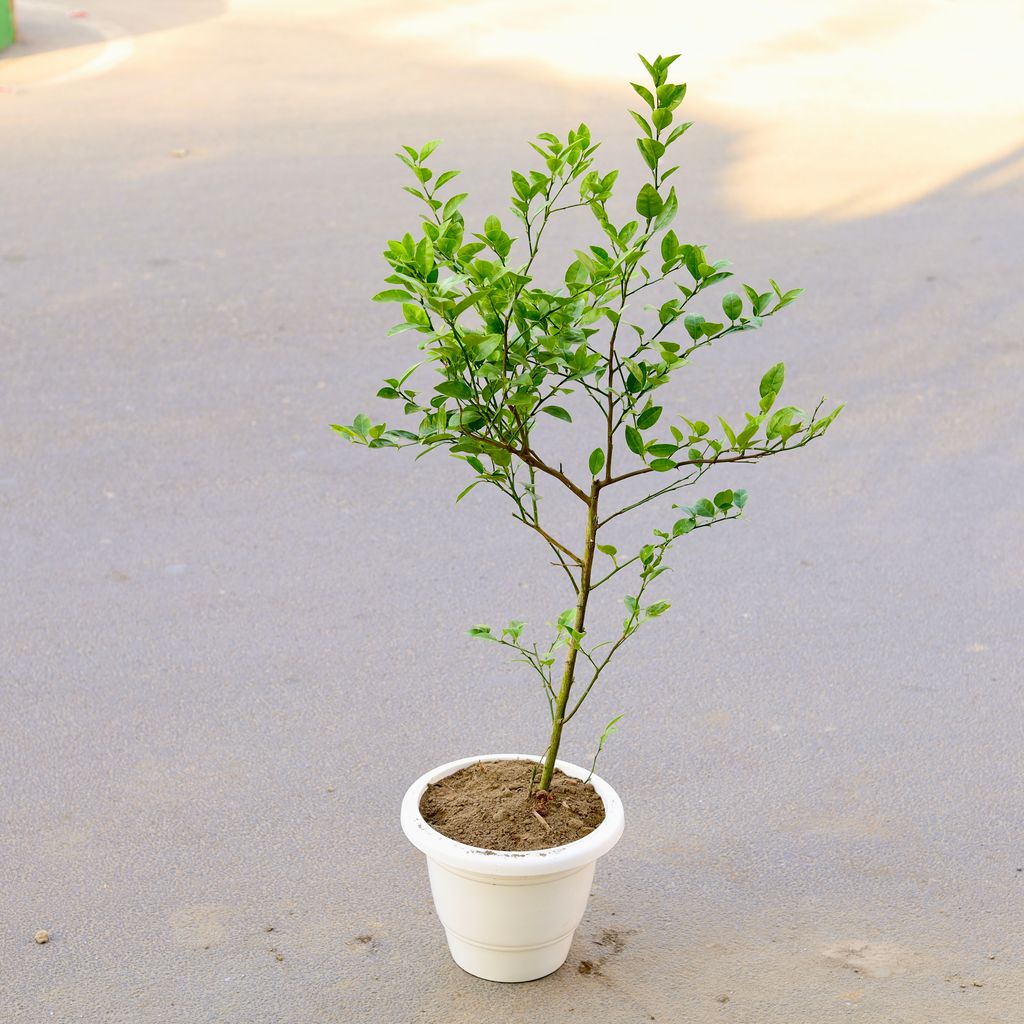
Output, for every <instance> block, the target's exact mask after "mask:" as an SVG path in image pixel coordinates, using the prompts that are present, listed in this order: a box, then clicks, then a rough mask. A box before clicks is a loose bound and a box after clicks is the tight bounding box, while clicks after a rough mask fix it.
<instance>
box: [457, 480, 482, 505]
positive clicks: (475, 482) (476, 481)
mask: <svg viewBox="0 0 1024 1024" xmlns="http://www.w3.org/2000/svg"><path fill="white" fill-rule="evenodd" d="M482 483H483V481H482V480H474V481H473V482H472V483H471V484H470V485H469V486H468V487H464V488H463V489H462V490H461V491H459V496H458V497H457V498H456V499H455V504H456V505H458V503H459V502H460V501H462V499H463V498H464V497H465V496H466V495H467V494H469V492H470V491H471V490H473V488H474V487H476V485H477V484H482Z"/></svg>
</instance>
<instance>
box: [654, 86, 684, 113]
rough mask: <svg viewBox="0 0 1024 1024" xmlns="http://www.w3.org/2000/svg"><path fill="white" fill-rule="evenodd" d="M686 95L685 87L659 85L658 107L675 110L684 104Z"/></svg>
mask: <svg viewBox="0 0 1024 1024" xmlns="http://www.w3.org/2000/svg"><path fill="white" fill-rule="evenodd" d="M685 95H686V86H685V85H668V84H666V85H659V86H658V106H659V107H662V108H664V109H666V110H675V108H676V107H678V106H679V104H680V103H682V102H683V97H684V96H685Z"/></svg>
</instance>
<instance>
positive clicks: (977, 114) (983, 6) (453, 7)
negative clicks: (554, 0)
mask: <svg viewBox="0 0 1024 1024" xmlns="http://www.w3.org/2000/svg"><path fill="white" fill-rule="evenodd" d="M408 11H409V13H408V14H407V15H406V16H402V17H396V16H395V9H394V7H392V6H391V5H388V7H387V8H378V9H376V10H375V11H373V12H372V15H370V16H372V18H373V24H374V25H375V26H376V29H375V30H376V31H378V32H379V33H380V34H382V35H384V36H387V37H390V38H405V39H410V40H421V41H423V42H425V43H428V44H429V45H430V47H432V48H436V49H437V50H438V52H440V53H443V54H444V57H445V59H446V60H464V61H471V62H472V61H492V60H502V59H503V60H509V61H518V62H524V63H526V64H527V65H532V66H536V65H537V64H538V63H539V64H542V65H543V66H544V67H545V69H546V70H549V71H553V72H556V73H557V74H559V75H562V76H565V77H568V78H572V79H594V78H600V79H607V80H609V81H613V82H618V81H620V80H621V79H622V78H623V77H626V76H633V77H635V76H636V75H637V74H638V72H637V65H636V60H635V57H634V53H635V52H636V51H643V52H651V53H654V52H658V51H663V52H673V51H677V50H678V51H681V52H682V53H683V55H684V57H683V60H684V62H685V63H684V69H685V73H684V76H683V77H684V78H685V79H686V80H688V81H689V83H690V86H691V94H690V99H689V103H690V111H691V112H692V113H694V114H697V115H698V116H699V115H700V114H701V113H706V114H709V115H711V116H712V117H714V118H715V120H717V121H719V122H720V123H724V124H726V125H727V126H728V127H729V128H731V129H733V130H736V131H738V132H739V133H740V137H741V140H742V141H741V143H740V146H739V150H738V153H737V160H736V162H735V164H734V166H733V167H732V169H731V171H730V174H729V177H728V179H727V181H726V185H725V188H726V192H727V196H728V198H729V199H730V200H731V201H733V202H735V203H737V204H740V207H741V210H742V212H743V213H744V214H745V215H746V216H749V217H760V218H775V217H803V216H809V215H817V216H826V217H830V218H835V219H842V218H850V217H857V216H862V215H865V214H871V213H877V212H880V211H884V210H889V209H892V208H894V207H896V206H899V205H901V204H902V203H905V202H908V201H911V200H914V199H917V198H920V197H921V196H923V195H925V194H927V193H928V192H931V191H933V190H934V189H936V188H939V187H941V186H943V185H945V184H947V183H948V182H950V181H952V180H953V179H955V178H958V177H960V176H961V175H963V174H965V173H967V172H969V171H971V170H972V169H974V168H977V167H979V166H982V165H984V164H987V163H989V162H991V161H993V160H998V159H999V158H1001V157H1004V156H1005V155H1007V154H1009V153H1012V152H1013V151H1014V150H1015V149H1016V148H1017V146H1018V145H1020V143H1021V142H1022V141H1024V88H1022V86H1024V73H1022V72H1021V62H1020V59H1019V55H1020V53H1021V51H1022V48H1024V9H1022V8H1021V7H1020V5H1019V4H1018V3H1014V2H1013V0H985V2H982V3H977V4H956V3H951V2H941V0H917V2H913V0H912V2H908V3H904V4H899V5H892V4H886V3H881V2H878V0H841V2H833V3H830V4H828V5H821V6H818V7H815V6H813V5H809V4H806V3H799V2H796V0H781V2H779V3H775V4H772V5H770V6H765V5H763V4H755V3H744V4H704V5H688V6H686V7H682V6H681V5H679V4H676V3H670V2H667V0H657V2H653V3H647V4H644V5H643V9H642V14H640V13H638V11H637V9H636V8H635V7H633V6H631V5H625V4H619V3H610V2H603V3H585V4H584V3H577V2H573V3H562V4H557V5H552V4H548V3H544V2H542V0H523V2H521V3H517V4H507V3H504V2H502V0H474V2H472V3H468V2H458V3H433V4H425V5H419V6H417V7H415V8H413V7H409V8H408ZM367 13H369V12H367ZM1021 170H1022V168H1021V165H1020V163H1019V162H1018V163H1015V164H1012V165H1009V166H1007V168H1006V169H1005V174H1014V175H1019V174H1020V173H1021Z"/></svg>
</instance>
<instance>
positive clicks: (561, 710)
mask: <svg viewBox="0 0 1024 1024" xmlns="http://www.w3.org/2000/svg"><path fill="white" fill-rule="evenodd" d="M599 493H600V491H599V488H598V484H597V481H596V480H595V481H594V483H593V485H592V486H591V489H590V502H589V504H588V505H587V534H586V541H585V543H584V547H583V565H582V566H581V568H580V589H579V594H578V595H577V597H576V617H575V619H574V620H573V627H574V628H575V630H576V631H577V633H582V632H583V624H584V622H585V621H586V617H587V600H588V598H589V597H590V579H591V573H592V571H593V568H594V546H595V544H596V542H597V499H598V495H599ZM577 653H578V649H577V647H576V644H575V643H571V644H570V645H569V649H568V651H567V653H566V655H565V666H564V668H563V669H562V686H561V688H560V689H559V691H558V699H557V700H556V702H555V716H554V721H553V722H552V724H551V742H550V743H549V744H548V749H547V753H546V754H545V757H544V771H543V772H542V773H541V777H540V788H541V789H542V790H549V789H550V788H551V778H552V776H553V775H554V773H555V759H556V758H557V757H558V747H559V744H560V743H561V742H562V726H563V725H564V724H565V709H566V707H567V706H568V704H569V692H570V690H572V684H573V679H574V676H575V673H576V655H577Z"/></svg>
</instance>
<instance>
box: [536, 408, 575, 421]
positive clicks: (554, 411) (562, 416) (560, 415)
mask: <svg viewBox="0 0 1024 1024" xmlns="http://www.w3.org/2000/svg"><path fill="white" fill-rule="evenodd" d="M540 411H541V412H546V413H547V414H548V415H549V416H554V417H555V419H556V420H564V421H565V422H566V423H572V417H571V416H570V415H569V413H568V412H567V411H566V410H565V409H563V408H562V407H561V406H560V405H542V406H541V407H540Z"/></svg>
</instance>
